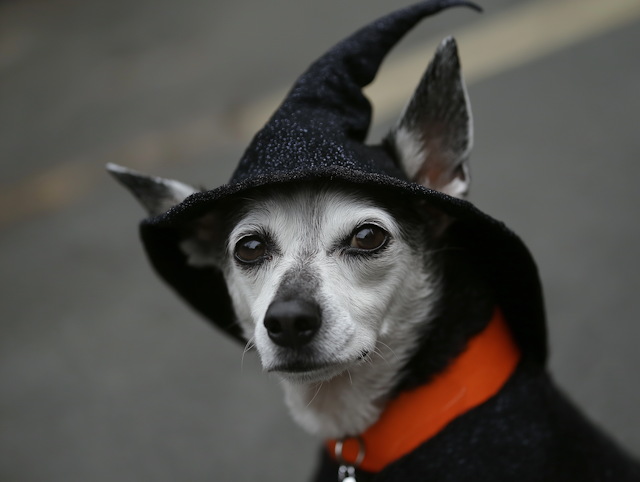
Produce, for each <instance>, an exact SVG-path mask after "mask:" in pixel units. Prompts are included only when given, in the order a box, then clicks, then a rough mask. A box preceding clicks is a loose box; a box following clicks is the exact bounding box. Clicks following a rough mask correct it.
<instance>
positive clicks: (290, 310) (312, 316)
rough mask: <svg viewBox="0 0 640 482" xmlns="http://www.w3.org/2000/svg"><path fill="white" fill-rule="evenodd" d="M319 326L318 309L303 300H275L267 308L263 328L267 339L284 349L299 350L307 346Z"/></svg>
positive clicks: (314, 304)
mask: <svg viewBox="0 0 640 482" xmlns="http://www.w3.org/2000/svg"><path fill="white" fill-rule="evenodd" d="M320 324H321V313H320V307H319V306H318V305H317V304H316V303H313V302H309V301H303V300H295V299H294V300H287V301H281V300H276V301H274V302H273V303H271V305H270V306H269V309H268V310H267V313H266V315H265V317H264V326H265V328H266V329H267V333H268V334H269V338H271V341H273V342H274V343H275V344H276V345H279V346H281V347H284V348H300V347H302V346H304V345H306V344H308V343H309V342H310V341H311V340H312V339H313V337H314V336H315V334H316V333H317V332H318V329H319V328H320Z"/></svg>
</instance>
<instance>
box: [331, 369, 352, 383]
mask: <svg viewBox="0 0 640 482" xmlns="http://www.w3.org/2000/svg"><path fill="white" fill-rule="evenodd" d="M347 373H348V374H349V381H350V382H351V385H353V379H352V378H351V372H350V371H349V369H348V368H347ZM329 382H331V380H329Z"/></svg>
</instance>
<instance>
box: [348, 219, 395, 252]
mask: <svg viewBox="0 0 640 482" xmlns="http://www.w3.org/2000/svg"><path fill="white" fill-rule="evenodd" d="M386 240H387V233H386V231H385V230H384V229H382V228H379V227H378V226H374V225H373V224H365V225H364V226H360V227H359V228H357V229H356V230H355V232H354V234H353V237H352V238H351V246H353V247H354V248H358V249H364V250H367V251H371V250H373V249H376V248H379V247H380V246H382V245H383V244H384V242H385V241H386Z"/></svg>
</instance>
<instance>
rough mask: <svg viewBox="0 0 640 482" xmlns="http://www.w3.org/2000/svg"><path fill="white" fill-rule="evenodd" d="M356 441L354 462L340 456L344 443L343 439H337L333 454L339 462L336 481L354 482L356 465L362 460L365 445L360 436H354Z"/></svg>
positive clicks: (358, 465)
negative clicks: (356, 449) (356, 451)
mask: <svg viewBox="0 0 640 482" xmlns="http://www.w3.org/2000/svg"><path fill="white" fill-rule="evenodd" d="M356 440H357V441H358V456H357V457H356V461H355V463H354V464H350V463H348V462H347V461H346V460H344V458H343V457H342V446H343V445H344V439H343V440H337V441H336V446H335V449H334V451H335V454H336V460H337V461H338V463H339V464H340V467H339V468H338V481H339V482H356V467H360V464H361V463H362V461H363V460H364V454H365V446H364V441H363V440H362V439H361V438H360V437H356Z"/></svg>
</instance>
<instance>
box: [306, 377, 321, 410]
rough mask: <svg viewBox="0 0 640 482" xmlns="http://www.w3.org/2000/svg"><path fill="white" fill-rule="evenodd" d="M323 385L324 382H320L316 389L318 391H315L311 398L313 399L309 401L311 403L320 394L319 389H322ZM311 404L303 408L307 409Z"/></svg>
mask: <svg viewBox="0 0 640 482" xmlns="http://www.w3.org/2000/svg"><path fill="white" fill-rule="evenodd" d="M323 384H324V382H320V386H319V387H318V389H317V390H316V393H315V395H314V396H313V398H312V399H311V402H313V401H314V400H315V399H316V397H317V396H318V393H320V389H321V388H322V385H323ZM311 402H309V403H307V406H306V407H304V408H309V405H311Z"/></svg>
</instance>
